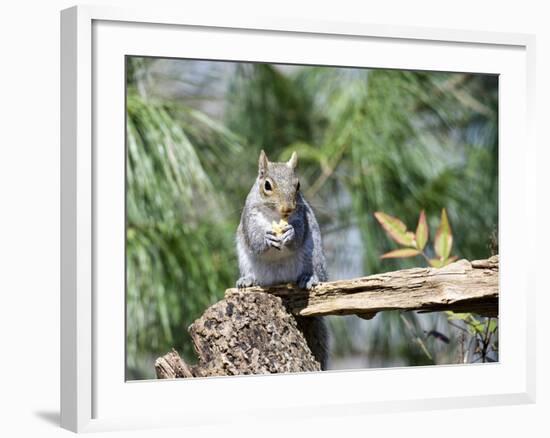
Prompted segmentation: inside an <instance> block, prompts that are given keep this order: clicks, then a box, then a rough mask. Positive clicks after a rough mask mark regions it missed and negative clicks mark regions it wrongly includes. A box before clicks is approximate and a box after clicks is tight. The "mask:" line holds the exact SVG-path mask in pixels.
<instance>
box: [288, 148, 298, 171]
mask: <svg viewBox="0 0 550 438" xmlns="http://www.w3.org/2000/svg"><path fill="white" fill-rule="evenodd" d="M297 164H298V154H297V153H296V151H294V152H292V156H291V157H290V160H288V161H287V163H286V165H287V166H288V167H290V168H291V169H295V168H296V165H297Z"/></svg>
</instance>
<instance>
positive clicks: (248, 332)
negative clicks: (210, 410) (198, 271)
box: [155, 255, 499, 378]
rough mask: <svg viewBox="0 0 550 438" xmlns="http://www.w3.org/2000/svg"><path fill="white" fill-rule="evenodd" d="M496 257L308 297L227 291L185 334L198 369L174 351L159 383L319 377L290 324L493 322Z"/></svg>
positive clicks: (273, 290)
mask: <svg viewBox="0 0 550 438" xmlns="http://www.w3.org/2000/svg"><path fill="white" fill-rule="evenodd" d="M498 268H499V259H498V255H497V256H493V257H491V258H490V259H487V260H477V261H472V262H469V261H467V260H460V261H457V262H455V263H452V264H450V265H448V266H446V267H444V268H440V269H436V268H414V269H404V270H400V271H394V272H386V273H383V274H377V275H371V276H368V277H362V278H357V279H353V280H342V281H333V282H327V283H322V284H320V285H318V286H317V287H316V288H315V289H314V290H312V291H303V290H300V289H298V288H296V287H295V286H293V285H290V284H289V285H282V286H276V287H270V288H248V289H246V290H244V291H239V290H237V289H228V290H227V291H226V294H225V299H223V300H221V301H219V302H218V303H216V304H214V305H213V306H211V307H209V308H208V309H207V310H206V311H205V312H204V314H203V315H202V316H201V317H200V318H199V319H198V320H196V321H195V322H194V323H193V324H192V325H191V326H190V327H189V333H190V334H191V337H192V339H193V344H194V347H195V350H196V352H197V355H198V357H199V361H198V363H197V364H196V365H188V364H186V363H185V362H184V361H183V360H182V359H181V358H180V356H179V355H178V354H177V352H176V351H174V350H173V351H172V352H170V353H168V354H166V355H165V356H163V357H160V358H158V359H157V361H156V362H155V368H156V371H157V376H158V377H159V378H175V377H206V376H220V375H237V374H264V373H281V372H299V371H318V370H319V369H320V366H319V363H318V362H317V361H315V359H314V357H313V355H312V354H311V351H310V350H309V348H308V346H307V343H306V341H305V339H304V337H303V335H302V333H301V332H300V331H299V329H298V327H297V324H296V320H295V318H294V317H293V316H292V314H294V315H300V316H318V315H342V314H356V315H359V316H361V317H363V318H367V319H370V318H372V317H373V316H374V315H376V313H377V312H380V311H383V310H395V309H397V310H404V311H411V310H417V311H421V312H431V311H439V310H453V311H457V312H474V313H479V314H482V315H485V316H497V315H498V271H499V269H498Z"/></svg>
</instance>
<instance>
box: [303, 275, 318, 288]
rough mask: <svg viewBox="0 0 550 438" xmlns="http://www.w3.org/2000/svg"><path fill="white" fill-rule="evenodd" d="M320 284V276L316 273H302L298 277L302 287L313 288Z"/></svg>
mask: <svg viewBox="0 0 550 438" xmlns="http://www.w3.org/2000/svg"><path fill="white" fill-rule="evenodd" d="M318 284H319V278H318V277H317V275H315V274H302V275H300V276H299V277H298V286H299V287H300V289H307V290H309V289H313V288H314V287H315V286H317V285H318Z"/></svg>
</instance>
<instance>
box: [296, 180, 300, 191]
mask: <svg viewBox="0 0 550 438" xmlns="http://www.w3.org/2000/svg"><path fill="white" fill-rule="evenodd" d="M298 190H300V181H298V184H296V191H298Z"/></svg>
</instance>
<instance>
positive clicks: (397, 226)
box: [374, 211, 415, 247]
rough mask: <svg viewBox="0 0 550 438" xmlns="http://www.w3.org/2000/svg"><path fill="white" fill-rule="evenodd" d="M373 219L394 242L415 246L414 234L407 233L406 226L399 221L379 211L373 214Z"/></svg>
mask: <svg viewBox="0 0 550 438" xmlns="http://www.w3.org/2000/svg"><path fill="white" fill-rule="evenodd" d="M374 217H375V218H376V219H377V220H378V222H380V225H382V228H384V230H385V231H386V233H388V235H389V236H390V237H391V238H392V239H393V240H394V241H396V242H397V243H399V244H401V245H405V246H411V247H414V246H415V241H414V234H413V233H411V232H410V231H407V226H406V225H405V224H404V223H403V222H401V221H400V220H399V219H397V218H396V217H393V216H390V215H389V214H386V213H382V212H380V211H377V212H376V213H374Z"/></svg>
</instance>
